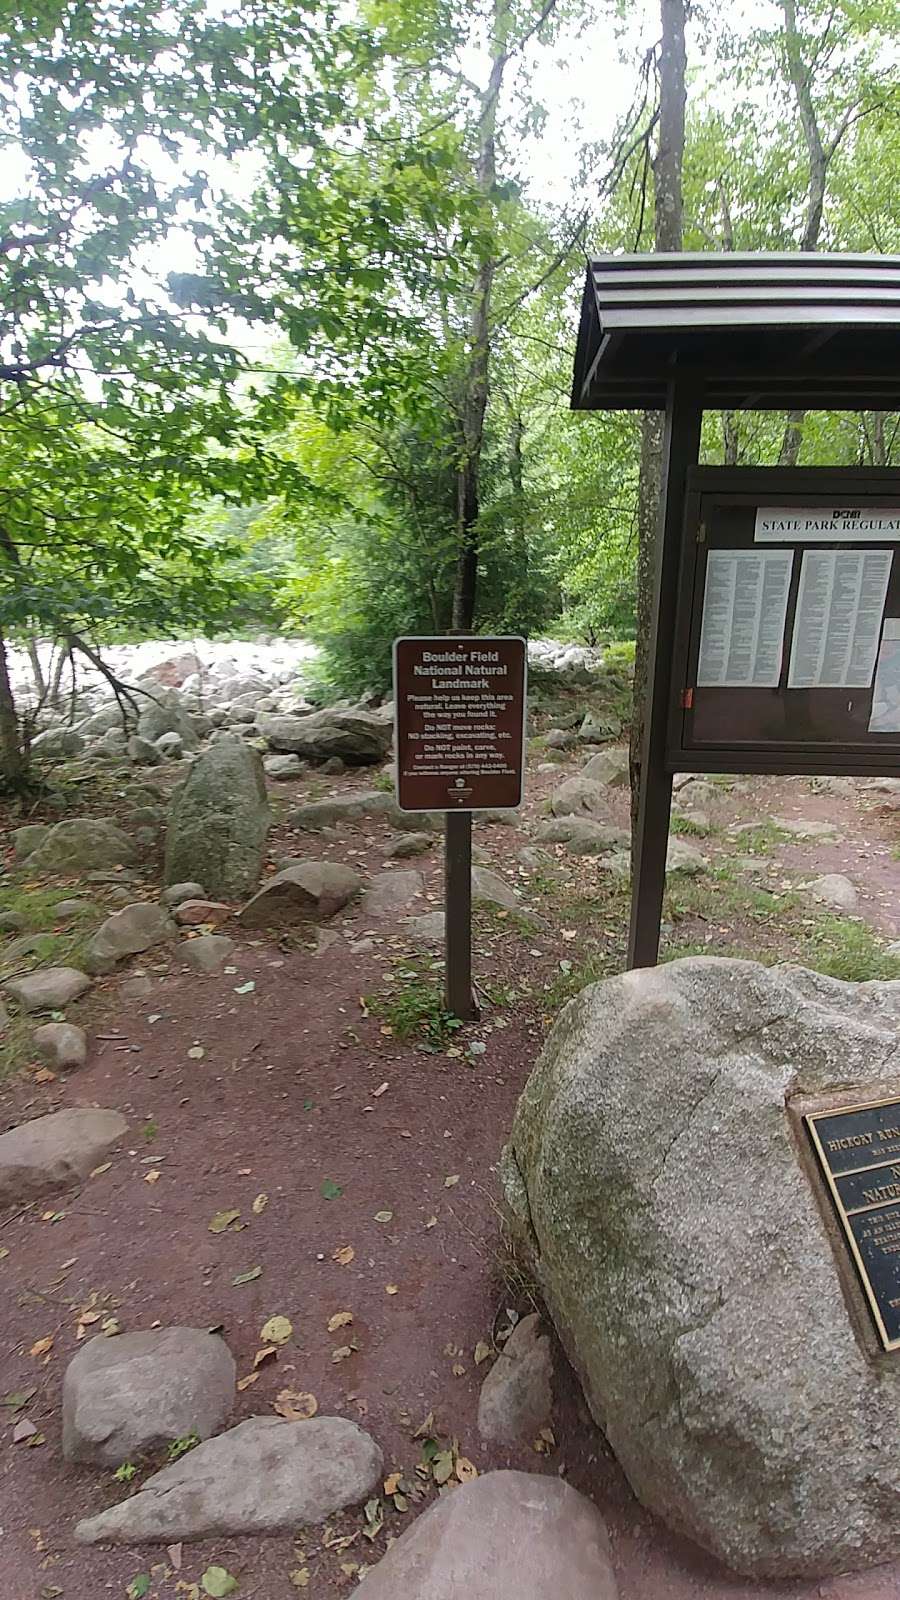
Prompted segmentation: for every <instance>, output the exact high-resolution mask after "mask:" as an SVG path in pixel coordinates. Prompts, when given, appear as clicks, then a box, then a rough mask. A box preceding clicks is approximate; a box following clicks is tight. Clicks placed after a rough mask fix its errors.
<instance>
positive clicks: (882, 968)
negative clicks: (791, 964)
mask: <svg viewBox="0 0 900 1600" xmlns="http://www.w3.org/2000/svg"><path fill="white" fill-rule="evenodd" d="M806 946H807V952H808V953H807V955H806V957H805V958H804V964H805V965H806V966H810V967H814V968H815V970H816V971H817V972H824V973H826V974H827V976H828V977H829V978H844V979H846V980H847V981H848V982H850V983H869V982H871V981H872V980H873V979H875V978H881V979H890V978H900V958H898V957H897V956H889V955H888V953H887V951H886V950H885V948H884V946H883V945H882V943H881V940H880V939H879V937H878V935H877V933H875V932H874V931H873V929H872V928H870V927H869V926H868V924H867V923H865V922H853V921H851V919H850V918H849V917H838V916H823V917H819V918H818V919H817V920H816V923H815V926H814V927H813V929H812V930H811V931H810V932H809V934H808V935H807V938H806Z"/></svg>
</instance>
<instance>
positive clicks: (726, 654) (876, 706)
mask: <svg viewBox="0 0 900 1600" xmlns="http://www.w3.org/2000/svg"><path fill="white" fill-rule="evenodd" d="M672 668H673V670H672V680H671V702H670V713H669V725H668V741H667V762H666V765H667V767H668V768H669V770H670V771H672V772H675V771H700V772H771V773H851V774H852V773H858V774H861V775H866V774H872V775H880V774H892V773H900V471H898V470H891V469H887V468H883V469H877V470H873V471H868V470H862V469H853V468H850V469H848V468H815V469H792V468H759V469H757V468H728V467H723V468H719V467H695V468H692V469H691V470H690V471H689V474H688V493H687V497H686V501H685V522H684V530H683V543H682V558H681V567H680V576H679V587H678V606H677V615H676V624H675V645H674V656H673V663H672Z"/></svg>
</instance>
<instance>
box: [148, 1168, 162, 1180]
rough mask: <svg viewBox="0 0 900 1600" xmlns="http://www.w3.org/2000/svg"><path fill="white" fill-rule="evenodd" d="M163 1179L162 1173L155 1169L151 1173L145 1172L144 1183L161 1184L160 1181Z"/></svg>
mask: <svg viewBox="0 0 900 1600" xmlns="http://www.w3.org/2000/svg"><path fill="white" fill-rule="evenodd" d="M161 1177H162V1173H161V1172H160V1170H159V1168H158V1167H153V1168H152V1170H151V1171H150V1172H145V1173H144V1182H145V1183H159V1180H160V1178H161Z"/></svg>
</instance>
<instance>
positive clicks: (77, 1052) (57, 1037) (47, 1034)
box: [31, 1022, 87, 1072]
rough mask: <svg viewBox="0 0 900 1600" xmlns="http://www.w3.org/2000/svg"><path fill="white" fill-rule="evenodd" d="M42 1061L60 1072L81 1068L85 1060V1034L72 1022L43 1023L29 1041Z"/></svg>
mask: <svg viewBox="0 0 900 1600" xmlns="http://www.w3.org/2000/svg"><path fill="white" fill-rule="evenodd" d="M31 1042H32V1044H33V1045H34V1048H35V1050H36V1051H37V1053H38V1055H39V1056H40V1058H41V1060H42V1061H46V1062H47V1063H48V1065H49V1066H51V1067H57V1068H58V1069H59V1070H60V1071H61V1072H65V1071H69V1070H71V1069H72V1068H73V1067H83V1066H84V1063H85V1062H86V1060H87V1034H86V1033H85V1031H84V1029H83V1028H76V1027H75V1024H74V1023H72V1022H45V1023H44V1025H43V1027H40V1028H35V1030H34V1033H33V1035H32V1039H31Z"/></svg>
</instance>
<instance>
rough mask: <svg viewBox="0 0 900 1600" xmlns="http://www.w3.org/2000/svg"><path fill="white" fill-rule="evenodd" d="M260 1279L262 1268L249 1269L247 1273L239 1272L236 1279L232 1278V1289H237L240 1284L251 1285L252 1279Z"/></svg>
mask: <svg viewBox="0 0 900 1600" xmlns="http://www.w3.org/2000/svg"><path fill="white" fill-rule="evenodd" d="M261 1277H262V1267H250V1268H249V1270H248V1271H247V1272H239V1273H238V1275H237V1277H236V1278H232V1280H231V1282H232V1285H233V1286H234V1288H235V1289H237V1288H239V1287H240V1285H241V1284H242V1283H252V1282H253V1280H254V1278H261Z"/></svg>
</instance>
